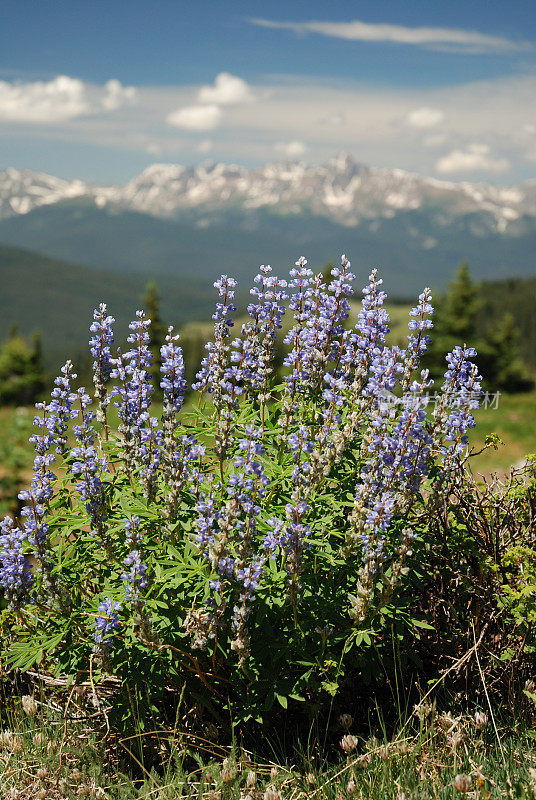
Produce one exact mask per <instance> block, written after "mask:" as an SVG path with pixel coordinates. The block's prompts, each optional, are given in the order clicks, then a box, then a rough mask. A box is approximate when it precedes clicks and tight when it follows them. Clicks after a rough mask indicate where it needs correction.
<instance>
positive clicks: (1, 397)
mask: <svg viewBox="0 0 536 800" xmlns="http://www.w3.org/2000/svg"><path fill="white" fill-rule="evenodd" d="M44 384H45V381H44V376H43V367H42V354H41V339H40V337H39V336H38V335H34V340H33V343H32V347H29V346H28V344H27V343H26V341H25V340H24V338H23V337H22V336H21V335H20V334H19V333H18V331H17V329H16V327H15V326H14V327H12V329H11V330H10V332H9V337H8V339H7V340H6V341H5V342H4V343H3V345H2V347H1V348H0V404H1V405H28V404H30V403H35V402H36V400H37V399H38V397H39V395H40V394H41V392H42V391H43V389H44Z"/></svg>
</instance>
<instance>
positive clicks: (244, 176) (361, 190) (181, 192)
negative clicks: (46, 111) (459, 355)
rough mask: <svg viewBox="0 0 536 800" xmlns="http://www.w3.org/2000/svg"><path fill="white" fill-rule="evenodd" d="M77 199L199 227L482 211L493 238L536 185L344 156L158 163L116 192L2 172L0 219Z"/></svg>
mask: <svg viewBox="0 0 536 800" xmlns="http://www.w3.org/2000/svg"><path fill="white" fill-rule="evenodd" d="M80 198H85V199H87V200H88V202H92V203H94V204H95V205H96V206H97V207H98V208H109V209H115V210H118V211H121V210H130V211H138V212H141V213H144V214H149V215H152V216H154V217H158V218H161V219H177V220H180V219H190V218H191V216H192V215H197V216H198V219H197V220H196V222H197V223H199V224H202V225H204V226H206V225H210V224H212V222H214V221H217V220H218V219H221V218H222V217H224V216H225V215H226V214H228V213H231V212H232V213H233V214H241V215H242V216H243V217H244V219H245V220H247V218H248V217H251V215H254V214H255V213H257V212H258V211H259V210H260V209H265V210H268V211H273V212H277V214H279V215H281V214H283V215H284V214H290V215H293V216H296V215H299V214H302V213H306V214H307V215H311V214H312V215H313V216H318V217H324V218H327V219H330V220H332V221H334V222H337V223H339V224H342V225H345V226H347V227H354V226H356V225H358V224H360V223H362V222H367V221H371V220H372V221H373V220H379V219H391V218H392V217H393V216H396V215H397V214H400V213H406V212H415V211H417V210H419V209H421V210H423V211H424V210H426V213H428V214H432V215H434V220H435V223H437V224H439V225H442V226H448V225H450V224H452V222H453V221H454V220H456V219H460V218H465V217H467V216H468V215H474V214H477V215H482V221H481V225H484V227H487V228H488V229H490V230H495V231H497V232H499V233H502V232H505V231H507V230H508V228H509V227H510V226H511V225H512V224H513V223H515V222H516V221H517V220H519V219H520V218H521V217H522V216H531V217H536V182H529V183H527V184H524V185H523V186H514V187H498V186H493V185H489V184H472V183H468V182H462V183H452V182H447V181H438V180H436V179H433V178H426V177H422V176H420V175H416V174H412V173H409V172H405V171H403V170H400V169H386V168H383V169H378V168H372V167H367V166H365V165H364V164H360V163H358V162H356V161H355V160H354V159H353V158H352V156H351V155H349V154H348V153H339V154H337V155H336V156H334V157H333V158H331V159H329V161H327V162H326V163H324V164H322V165H319V166H314V165H308V164H306V163H304V162H303V161H284V162H283V161H281V162H274V163H270V164H266V165H264V166H262V167H258V168H254V169H246V168H245V167H240V166H238V165H236V164H224V163H220V162H214V161H206V162H204V163H202V164H200V165H198V166H195V167H187V166H184V165H181V164H173V163H169V164H167V163H155V164H151V165H150V166H148V167H147V168H146V169H144V170H143V172H141V173H140V174H139V175H137V176H136V177H134V178H132V179H131V180H130V181H128V182H127V183H126V184H124V185H119V186H118V185H115V186H114V185H110V186H98V185H96V186H94V185H91V184H88V183H85V182H84V181H81V180H72V181H68V180H63V179H61V178H56V177H54V176H52V175H46V174H45V173H38V172H32V171H30V170H17V169H14V168H11V167H10V168H8V169H6V170H5V172H3V173H0V219H2V218H4V219H5V218H7V217H10V216H13V215H19V214H27V213H29V212H31V211H32V210H34V209H35V208H38V207H40V206H43V205H51V204H54V203H58V202H65V201H69V200H72V199H77V200H79V199H80ZM199 215H202V217H199Z"/></svg>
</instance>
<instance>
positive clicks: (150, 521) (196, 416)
mask: <svg viewBox="0 0 536 800" xmlns="http://www.w3.org/2000/svg"><path fill="white" fill-rule="evenodd" d="M297 267H298V268H297V269H296V270H293V271H292V272H291V279H292V280H291V282H290V287H289V288H288V289H287V287H286V284H284V283H281V282H279V283H278V281H277V279H276V278H275V277H273V276H271V275H270V269H269V268H267V267H265V268H263V272H262V273H261V275H259V276H258V279H257V287H256V289H255V292H256V296H257V301H256V302H255V303H252V304H251V307H250V308H249V309H248V311H249V314H250V319H249V320H248V321H247V322H245V323H244V324H243V326H242V328H241V331H240V334H239V335H237V336H236V338H234V339H232V336H231V327H232V320H231V315H232V313H233V311H235V310H236V309H235V307H234V304H233V302H232V300H233V291H232V288H233V286H234V282H233V281H232V279H228V278H227V277H226V276H222V278H221V280H220V281H218V282H217V283H216V286H217V288H218V289H219V292H220V301H219V303H218V305H217V309H216V313H215V315H214V320H215V326H214V338H213V341H212V342H211V343H210V345H209V347H208V348H207V355H206V357H205V359H204V361H203V363H202V369H201V370H200V372H199V373H198V375H197V381H196V386H195V389H196V391H197V392H198V398H197V404H196V405H195V406H192V407H190V408H189V409H188V410H181V409H182V405H183V402H184V393H185V391H186V389H187V386H186V383H185V381H184V364H183V354H182V352H181V350H180V347H179V345H178V340H177V337H175V336H174V335H173V333H172V331H170V332H169V333H168V335H167V337H166V341H165V344H164V346H163V347H162V348H161V359H162V361H161V374H160V379H161V380H160V383H161V386H162V389H163V393H164V404H163V413H162V418H161V420H160V422H159V421H158V420H157V419H153V418H152V417H151V411H150V408H151V407H150V399H151V393H152V388H153V387H152V382H151V376H150V365H151V353H150V343H151V338H150V334H149V326H150V323H149V321H148V320H147V319H146V318H145V315H144V314H143V312H138V315H137V320H136V321H135V322H134V323H132V325H131V334H130V336H129V339H128V342H129V345H130V347H131V349H130V350H128V351H127V352H125V351H124V350H123V349H121V350H120V351H118V354H117V357H115V358H112V357H111V351H110V345H111V342H112V329H111V325H112V322H113V320H112V319H111V318H110V317H108V316H107V310H106V307H105V306H104V305H102V306H101V307H100V310H99V311H95V314H94V323H93V325H92V329H91V330H92V333H93V337H92V339H91V353H92V356H93V358H95V360H96V365H97V369H96V372H95V389H96V391H95V398H96V399H97V400H98V403H96V405H97V413H96V414H95V415H93V412H92V411H91V402H92V400H91V397H90V396H89V394H88V393H87V392H86V390H85V389H84V388H78V389H76V390H75V389H74V385H73V381H74V378H75V376H74V375H73V374H72V365H71V364H70V362H68V363H67V364H66V365H65V367H64V368H63V370H62V376H60V377H59V378H58V379H57V381H56V388H55V390H54V402H52V403H51V404H49V405H48V406H45V407H44V408H42V409H41V410H40V416H39V417H38V418H37V420H36V422H37V426H38V430H39V433H37V434H36V435H35V437H34V443H35V446H36V450H37V457H36V460H35V472H34V480H33V481H32V485H31V489H30V490H28V492H24V493H22V495H21V497H22V498H23V499H24V500H25V501H26V502H27V505H26V506H25V508H24V509H23V512H22V516H23V523H22V525H21V526H18V525H17V524H16V522H15V521H14V520H12V519H9V518H6V519H5V520H4V521H3V523H2V539H1V541H0V544H1V545H2V548H3V549H2V550H1V556H0V568H1V570H2V571H1V572H0V582H1V583H2V585H3V587H4V601H3V602H4V606H5V610H4V613H3V623H2V624H3V626H4V629H5V630H7V631H8V635H7V636H6V637H5V639H4V651H3V658H4V660H5V663H6V664H7V665H8V666H9V667H11V668H18V669H21V670H28V669H29V668H31V667H33V666H35V665H40V667H41V668H42V669H46V670H49V671H53V672H54V673H55V675H56V676H65V675H67V676H69V680H70V681H84V680H86V681H87V680H88V679H90V680H91V681H95V682H96V683H98V682H99V680H104V678H105V676H106V674H107V673H112V674H113V675H114V676H116V677H117V695H116V697H115V698H114V701H113V703H112V704H111V708H112V711H111V718H112V720H113V721H114V722H116V723H117V724H120V725H125V726H126V725H129V724H131V722H132V719H133V718H134V717H136V718H137V719H138V720H142V721H143V724H144V725H147V726H149V725H152V726H153V727H154V726H155V725H158V724H159V721H160V720H162V719H163V718H167V719H168V721H169V718H172V717H173V716H174V714H175V712H176V709H177V704H178V703H179V702H180V699H181V698H182V699H184V697H186V698H187V699H188V701H189V702H192V703H193V704H194V705H195V707H196V709H197V712H196V713H197V714H198V715H199V718H201V719H203V721H204V722H205V723H207V722H209V721H210V723H211V724H214V725H216V726H218V727H219V728H221V729H223V728H225V727H226V724H227V723H226V720H227V715H228V714H229V713H230V714H231V716H232V718H233V720H234V721H235V722H236V723H237V724H239V725H241V726H242V729H243V730H244V731H247V730H254V729H255V728H256V726H258V725H260V724H264V725H265V726H267V727H270V726H272V729H273V728H277V726H279V725H280V724H283V721H288V724H289V725H290V724H296V725H298V726H299V725H309V724H311V723H312V721H314V720H321V721H323V724H327V723H328V720H329V719H330V717H331V714H332V711H333V709H334V708H341V707H342V708H344V707H348V706H351V707H352V708H353V709H354V710H355V711H358V710H363V709H364V708H366V707H367V704H368V703H370V701H371V698H376V697H378V696H380V695H381V694H382V693H383V694H385V693H388V694H391V695H392V693H393V692H394V691H395V688H394V687H395V684H396V692H398V693H399V694H401V695H403V694H407V696H408V697H409V696H410V695H411V692H412V689H411V687H412V685H413V684H414V682H415V681H417V682H421V681H425V680H429V679H431V680H433V679H435V678H436V677H437V676H438V675H439V674H440V673H441V670H442V669H443V668H444V667H445V665H446V664H449V665H450V664H451V663H452V659H455V660H456V659H459V658H460V657H461V656H463V653H464V652H465V651H466V650H468V649H470V648H471V647H472V646H473V643H472V641H471V638H470V637H469V636H468V631H472V632H473V633H474V636H475V637H480V638H483V637H486V645H487V648H488V652H489V654H490V657H489V658H490V663H491V662H492V661H493V658H495V657H497V656H496V652H494V651H497V646H496V645H494V642H500V648H502V649H501V652H500V654H499V656H498V661H499V662H500V663H502V660H501V657H500V655H501V654H502V653H503V652H508V651H509V650H511V648H512V635H513V636H514V637H516V636H517V635H518V629H519V625H518V624H517V623H516V622H515V620H514V625H513V627H512V620H513V619H514V617H515V614H517V615H520V614H523V613H525V610H524V609H525V607H524V606H522V605H521V604H520V602H517V601H516V602H511V603H510V605H509V607H508V609H506V611H505V608H506V605H505V603H502V605H501V602H502V601H501V598H504V597H506V596H507V591H506V589H505V588H504V587H505V586H507V585H508V586H511V587H512V588H513V587H514V586H515V581H516V580H517V575H516V574H514V573H512V572H511V571H509V568H507V563H509V562H508V558H509V557H508V555H507V554H508V553H509V552H514V550H515V548H518V547H519V546H523V547H527V548H529V549H530V548H532V547H533V543H532V541H531V540H530V536H532V535H533V531H532V529H531V525H532V522H531V520H532V517H531V516H530V514H531V512H530V509H531V508H532V506H533V504H534V486H533V484H532V483H530V482H529V484H528V485H527V486H525V484H524V483H523V479H522V478H520V479H519V480H518V481H517V482H516V483H515V485H514V486H512V487H509V488H508V489H507V493H506V494H503V495H502V496H501V495H499V494H497V491H495V490H493V491H492V490H490V489H489V488H486V487H484V488H482V487H480V486H479V485H478V484H477V483H476V482H475V481H474V480H473V479H472V476H471V474H470V472H469V470H468V468H467V460H468V453H467V448H466V444H467V438H466V433H467V431H468V430H469V429H470V428H471V427H472V425H474V419H473V416H472V413H471V410H472V409H474V408H475V407H476V406H477V405H478V397H479V395H480V388H479V387H480V384H479V380H480V379H479V375H478V370H477V368H476V366H475V365H474V364H473V363H472V361H471V360H470V359H471V357H472V356H473V355H474V351H473V350H471V349H470V348H466V347H463V348H462V347H459V346H456V347H454V348H453V350H452V352H451V353H450V355H449V362H448V365H449V370H448V371H447V373H446V375H445V379H444V384H443V387H442V391H441V398H440V400H439V402H438V403H437V404H436V408H435V410H434V413H433V414H432V415H427V405H428V402H427V400H428V396H427V388H428V387H429V381H428V376H427V373H426V372H422V371H421V364H420V357H421V355H422V353H423V352H424V351H425V350H426V346H427V343H428V339H427V334H426V331H427V330H428V329H429V328H430V327H431V321H430V319H429V315H430V314H431V312H432V308H431V306H430V302H429V301H430V294H429V292H428V291H425V292H423V293H422V294H421V296H420V297H419V301H418V304H417V307H416V308H414V309H412V311H411V312H410V324H409V330H410V334H409V337H408V345H407V348H406V350H400V348H398V347H392V348H391V347H389V346H388V345H387V344H386V334H387V331H388V316H387V313H386V311H385V308H384V307H383V300H384V297H385V295H384V293H383V292H382V291H381V288H380V286H381V282H380V281H379V280H378V279H377V276H376V273H375V272H373V273H372V275H371V276H370V280H369V284H368V286H367V287H366V288H365V290H364V292H363V294H364V297H363V302H362V310H361V313H360V315H359V318H358V322H357V324H356V326H355V328H354V329H352V330H351V331H348V330H345V329H344V327H343V325H342V322H343V321H344V320H345V318H346V317H347V315H348V308H349V304H348V302H347V296H348V295H349V294H350V293H351V285H350V284H351V279H352V278H353V275H352V274H351V273H350V271H349V262H347V260H345V259H343V265H342V267H341V269H340V270H338V269H334V270H333V280H332V281H331V282H330V284H329V287H328V286H326V284H325V282H324V281H323V280H322V276H320V275H319V276H313V275H312V273H311V271H310V270H308V269H307V267H306V262H305V260H304V259H300V261H299V262H298V264H297ZM290 289H295V291H294V292H291V291H290ZM287 291H288V293H289V294H290V298H289V297H288V296H286V292H287ZM288 299H289V300H290V302H289V307H290V308H291V309H292V311H293V312H294V318H295V323H296V324H295V325H294V327H293V328H292V329H291V330H290V331H289V332H288V333H287V335H286V336H285V339H284V343H285V345H286V349H285V350H284V352H285V359H284V363H285V367H286V371H287V372H286V374H285V376H284V378H283V381H280V379H279V376H278V375H277V373H276V372H275V371H274V362H273V360H274V352H275V344H274V343H275V341H276V340H277V333H278V330H279V328H280V325H281V317H282V314H283V312H284V306H283V302H284V300H288ZM231 339H232V341H231ZM108 379H111V381H112V384H111V386H112V388H111V391H109V385H108V388H107V381H108ZM453 399H454V401H455V402H454V403H453ZM110 402H115V404H116V406H117V410H118V415H119V419H120V427H119V431H118V432H117V433H114V432H113V431H112V430H111V429H110V426H109V424H108V418H107V413H108V405H109V403H110ZM71 419H74V420H75V422H74V426H73V428H72V433H71V432H70V431H69V430H68V426H69V423H70V420H71ZM69 437H74V439H75V440H76V442H75V446H74V447H70V446H69V445H68V441H69ZM55 459H57V466H56V467H55V469H56V472H57V474H56V473H52V472H51V468H52V465H53V463H54V460H55ZM490 559H491V560H492V563H493V564H496V565H502V573H501V579H500V582H499V578H498V576H499V571H497V570H494V569H492V568H491V567H489V563H490V561H489V560H490ZM505 559H506V561H505ZM486 565H488V568H487V569H486ZM499 586H500V587H501V591H500V592H499V591H498V587H499ZM526 608H527V609H528V606H527V607H526ZM512 631H513V632H514V633H513V634H512ZM532 640H533V633H532V631H531V630H530V628H529V626H528V625H527V627H526V629H525V633H524V639H523V641H522V643H521V644H519V643H518V647H517V651H516V653H517V659H518V663H521V662H522V661H523V658H524V657H525V653H528V652H529V647H530V646H532V644H533V641H532ZM490 669H493V666H491V667H490ZM400 676H401V677H400ZM399 677H400V682H398V679H399ZM499 685H500V681H499V680H498V681H497V682H496V686H499Z"/></svg>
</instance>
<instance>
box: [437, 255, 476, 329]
mask: <svg viewBox="0 0 536 800" xmlns="http://www.w3.org/2000/svg"><path fill="white" fill-rule="evenodd" d="M479 307H480V298H479V293H478V287H477V286H475V284H474V283H473V281H472V278H471V273H470V272H469V265H468V263H467V261H462V263H461V264H460V266H459V267H458V271H457V272H456V275H455V277H454V280H453V281H452V282H451V283H450V284H449V288H448V292H447V295H446V297H445V302H444V303H443V305H442V310H441V312H440V315H439V326H438V327H439V331H438V332H439V334H440V335H443V336H448V337H451V338H452V339H456V344H469V343H470V342H471V340H472V339H473V338H474V335H475V322H476V314H477V311H478V309H479Z"/></svg>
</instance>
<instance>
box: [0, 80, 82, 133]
mask: <svg viewBox="0 0 536 800" xmlns="http://www.w3.org/2000/svg"><path fill="white" fill-rule="evenodd" d="M89 111H90V104H89V101H88V98H87V96H86V87H85V85H84V83H83V82H82V81H80V80H77V79H76V78H69V77H68V76H67V75H58V77H57V78H54V79H53V80H51V81H48V82H46V83H45V82H44V81H35V82H33V83H7V82H5V81H0V118H1V119H5V120H8V121H10V122H45V123H50V122H64V121H65V120H68V119H73V118H74V117H79V116H81V115H83V114H88V113H89Z"/></svg>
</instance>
